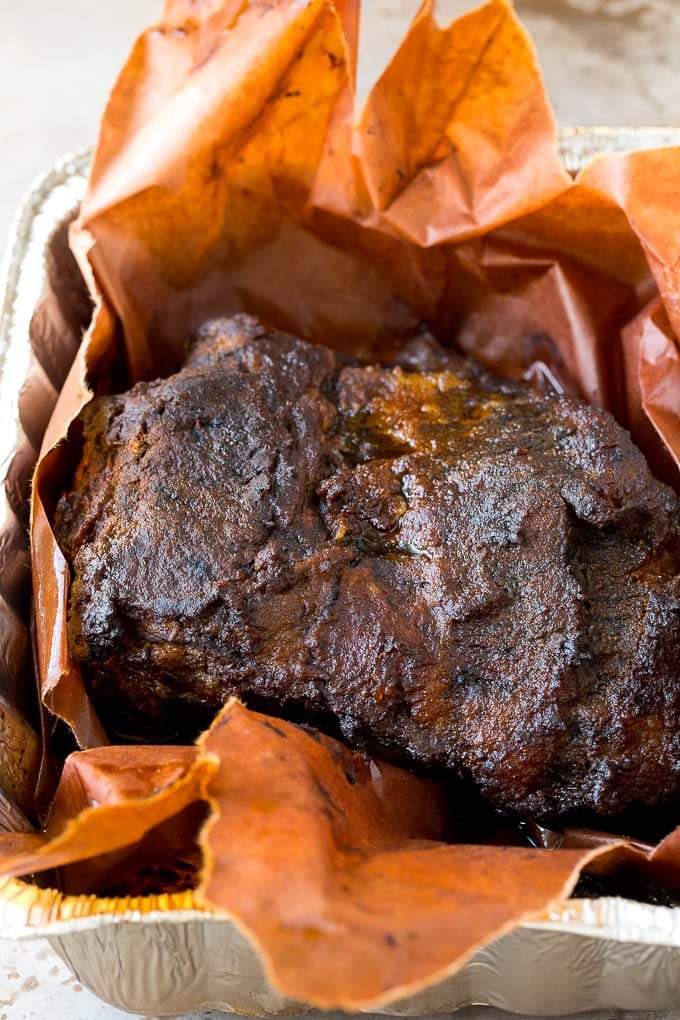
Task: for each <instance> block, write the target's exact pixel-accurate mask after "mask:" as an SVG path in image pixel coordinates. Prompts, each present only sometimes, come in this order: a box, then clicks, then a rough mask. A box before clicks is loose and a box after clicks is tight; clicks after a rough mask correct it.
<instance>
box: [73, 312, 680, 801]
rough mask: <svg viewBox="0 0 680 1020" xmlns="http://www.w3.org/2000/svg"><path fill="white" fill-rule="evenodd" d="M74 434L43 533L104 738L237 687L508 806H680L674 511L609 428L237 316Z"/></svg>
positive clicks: (485, 386) (583, 408) (432, 364)
mask: <svg viewBox="0 0 680 1020" xmlns="http://www.w3.org/2000/svg"><path fill="white" fill-rule="evenodd" d="M82 420H83V425H84V449H83V454H82V459H81V462H80V465H79V467H78V469H77V473H76V476H75V479H74V483H73V487H72V490H71V491H70V492H68V493H66V494H65V495H63V496H62V498H61V500H60V502H59V505H58V508H57V513H56V520H55V530H56V534H57V537H58V540H59V542H60V543H61V546H62V548H63V550H64V552H65V554H66V556H67V558H68V560H69V562H70V563H71V567H72V574H73V580H72V587H71V595H70V616H69V641H70V648H71V651H72V653H73V655H74V656H75V658H76V659H78V660H80V661H81V662H82V663H83V666H84V668H85V675H86V679H87V683H88V687H89V690H90V692H91V696H92V698H93V701H94V703H95V705H96V706H97V708H98V710H99V712H100V714H101V717H102V718H103V720H104V721H105V723H106V725H107V726H108V727H109V728H110V730H111V731H112V732H115V733H118V734H120V733H123V734H128V735H132V736H135V737H136V738H139V737H140V736H145V737H146V738H147V739H155V740H157V739H163V738H168V739H177V736H178V734H179V735H184V736H187V735H189V736H191V735H192V734H191V731H192V730H196V729H198V728H200V727H201V726H202V725H204V724H206V723H207V722H208V721H209V719H210V717H211V715H212V714H213V713H214V712H215V711H216V710H217V708H218V707H219V706H220V705H221V704H222V703H223V702H224V701H225V699H226V698H228V697H229V696H230V695H232V694H236V695H238V696H239V697H241V698H242V699H244V700H245V701H246V703H250V704H251V705H255V706H257V707H266V708H268V709H270V710H271V709H272V708H274V710H275V711H276V712H278V713H281V714H283V715H289V716H291V717H292V718H294V719H300V718H302V717H304V718H307V719H310V720H313V721H314V722H316V723H317V724H319V725H321V726H323V727H326V728H327V729H329V730H330V731H331V732H338V731H339V732H340V733H341V734H342V735H343V736H344V737H345V738H346V739H347V740H348V741H350V742H351V743H353V744H355V745H358V746H362V747H366V748H368V749H370V750H372V751H373V752H374V753H380V754H382V755H383V756H387V757H389V758H391V759H392V760H396V761H400V762H402V763H404V764H406V765H416V766H426V767H433V768H436V769H441V768H445V769H450V770H453V771H454V772H455V773H456V774H459V775H464V776H466V777H468V778H470V779H472V780H473V781H474V783H475V784H476V785H477V787H478V788H479V790H480V791H481V793H482V794H483V796H484V797H486V798H487V799H488V800H489V801H490V802H491V803H492V804H493V805H494V806H495V807H496V808H498V809H501V810H503V811H510V812H518V813H520V814H524V815H527V814H532V815H534V816H537V817H547V816H552V817H555V816H559V815H564V814H567V813H573V812H575V811H583V810H586V811H595V812H597V813H599V814H614V813H617V812H619V811H621V810H622V809H623V808H625V807H626V806H627V805H630V804H635V803H639V804H646V805H653V804H657V803H662V802H664V801H666V800H669V799H670V798H672V797H674V796H676V795H677V794H678V793H679V792H680V665H679V664H680V577H679V576H678V572H679V570H680V507H679V505H678V500H677V498H676V496H675V495H674V494H673V492H672V491H671V490H670V489H669V488H667V487H666V486H664V485H662V484H661V483H659V482H658V481H656V480H655V479H654V478H653V477H652V476H651V474H650V472H649V470H648V468H647V465H646V463H645V461H644V458H643V457H642V455H641V454H640V452H639V451H638V450H637V449H636V448H635V447H634V446H633V445H632V443H631V441H630V439H629V436H628V434H627V433H626V432H624V431H623V430H622V429H621V428H620V427H619V426H618V425H617V424H616V423H615V421H614V420H613V418H612V417H611V416H610V415H609V414H607V413H606V412H603V411H600V410H596V409H594V408H592V407H590V406H588V405H586V404H584V403H582V402H579V401H575V400H572V399H566V398H564V397H561V396H558V395H553V394H548V393H544V392H540V391H537V390H535V389H532V388H530V387H528V386H525V385H522V384H519V383H513V382H504V381H500V380H498V379H496V378H494V377H492V376H490V375H488V374H487V373H485V372H484V371H482V370H481V369H480V368H479V367H478V366H476V365H475V364H474V363H472V362H470V361H468V360H465V359H462V358H460V357H458V356H455V355H451V354H448V353H444V352H443V351H441V350H439V349H437V348H436V347H435V346H432V345H430V346H429V347H428V346H427V344H423V343H421V344H418V343H417V342H416V343H415V344H414V345H412V346H411V348H409V349H407V350H406V352H405V353H404V354H403V355H402V358H401V364H392V365H362V364H359V363H356V362H353V361H351V360H349V359H347V358H343V357H342V356H339V355H337V354H335V353H334V352H332V351H330V350H327V349H325V348H323V347H320V346H314V345H310V344H307V343H305V342H303V341H300V340H297V339H295V338H293V337H291V336H288V335H286V334H283V333H279V332H276V331H273V330H267V329H265V328H263V327H261V326H259V325H258V323H257V322H256V321H255V320H253V319H251V318H248V317H245V316H240V317H237V318H235V319H232V320H216V321H214V322H211V323H209V324H207V325H206V326H205V327H204V328H203V329H202V330H201V331H200V332H199V335H198V338H197V339H196V341H195V343H194V345H193V347H192V348H191V350H190V353H189V356H188V359H187V361H186V364H185V366H184V367H183V369H182V370H181V371H180V372H179V373H178V374H176V375H174V376H173V377H171V378H169V379H164V380H160V381H157V382H153V383H141V384H139V385H137V386H135V387H134V389H132V390H131V391H130V392H129V393H127V394H124V395H122V396H109V397H103V398H98V399H96V400H94V401H93V402H92V404H91V405H90V406H89V407H88V408H87V409H86V410H85V412H84V413H83V416H82Z"/></svg>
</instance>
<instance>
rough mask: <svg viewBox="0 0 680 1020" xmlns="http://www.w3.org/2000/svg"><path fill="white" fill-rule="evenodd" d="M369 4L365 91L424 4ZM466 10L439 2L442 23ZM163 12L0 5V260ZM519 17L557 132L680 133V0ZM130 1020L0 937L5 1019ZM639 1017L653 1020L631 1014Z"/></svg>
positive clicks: (533, 10)
mask: <svg viewBox="0 0 680 1020" xmlns="http://www.w3.org/2000/svg"><path fill="white" fill-rule="evenodd" d="M364 4H365V11H366V14H367V20H366V30H365V34H364V40H365V46H364V51H363V52H364V55H365V59H364V60H363V61H362V64H361V66H360V81H359V88H360V93H365V91H366V88H367V86H368V83H369V81H370V79H371V78H372V77H375V75H376V73H377V71H378V70H379V68H380V67H381V66H382V65H384V63H385V61H386V59H387V57H388V55H389V53H390V52H391V50H392V49H393V48H394V46H395V44H396V42H397V41H398V39H399V37H400V35H401V34H402V32H403V29H404V26H405V25H406V23H407V21H408V18H409V17H410V16H411V14H412V13H413V12H414V11H415V10H416V8H417V6H418V2H417V0H392V2H390V0H364ZM471 6H473V4H472V3H470V2H466V0H445V2H442V3H441V4H440V9H441V11H442V18H444V17H446V16H448V15H451V14H453V13H457V12H460V11H462V10H466V9H468V8H470V7H471ZM159 9H160V3H159V2H157V0H58V2H54V0H32V2H24V3H21V2H20V0H0V25H1V27H2V31H0V152H1V153H2V159H0V250H1V249H2V247H3V242H2V239H3V238H4V237H5V236H6V235H7V232H8V230H9V225H10V222H11V217H12V214H13V211H14V209H15V208H16V206H17V204H18V202H19V200H20V198H21V195H22V193H23V192H24V190H25V189H26V188H27V187H28V185H29V184H30V183H31V181H32V180H33V179H34V178H35V177H36V176H37V175H38V174H39V173H41V172H42V171H43V170H45V169H46V168H47V167H49V166H50V164H51V163H52V162H53V161H54V160H55V159H56V158H57V157H59V156H60V155H62V154H63V153H66V152H70V151H73V150H74V149H77V148H79V147H81V146H83V145H91V144H92V143H93V141H94V139H95V137H96V130H97V122H98V118H99V114H100V111H101V110H102V108H103V105H104V102H105V100H106V95H107V91H108V88H109V87H110V85H111V83H112V82H113V80H114V77H115V74H116V71H117V69H118V68H119V67H120V65H121V64H122V62H123V60H124V58H125V55H126V54H127V52H128V50H129V48H130V45H131V43H132V42H133V40H134V37H135V35H136V33H137V31H138V30H139V29H140V28H141V27H143V26H144V25H145V24H146V23H148V22H149V21H151V20H153V18H154V17H155V16H156V13H157V11H158V10H159ZM517 10H518V12H519V14H520V16H521V17H522V18H523V20H524V21H525V22H526V24H527V25H528V27H529V28H530V29H531V31H532V33H533V35H534V38H535V40H536V43H537V47H538V50H539V55H540V56H541V59H542V62H543V66H544V71H545V74H546V79H547V82H548V86H549V90H550V93H551V96H552V99H553V103H554V105H555V108H556V112H557V116H558V120H559V121H560V123H562V124H612V125H624V124H627V125H637V124H652V125H654V124H656V125H675V126H678V125H680V52H679V47H678V43H680V0H517ZM129 1015H130V1014H127V1013H122V1012H120V1011H119V1010H117V1009H114V1008H113V1007H111V1006H108V1005H105V1004H103V1003H101V1002H100V1001H99V1000H98V999H96V998H95V997H94V996H93V995H91V993H90V992H88V991H87V989H85V988H83V986H82V985H81V984H80V983H79V982H78V981H77V980H76V979H75V978H74V976H73V975H72V974H71V973H70V971H69V970H68V969H67V968H66V966H65V965H64V964H63V963H62V962H61V960H60V959H59V958H58V957H57V956H56V954H55V953H54V952H53V951H52V949H51V948H50V946H49V945H48V944H47V942H45V941H44V940H38V941H35V942H22V943H12V942H2V941H1V940H0V1020H22V1018H29V1017H36V1018H44V1017H49V1018H50V1020H114V1018H122V1017H126V1016H129ZM217 1015H218V1014H203V1016H204V1017H208V1016H213V1017H216V1016H217ZM504 1015H506V1016H507V1015H508V1014H501V1013H500V1012H499V1011H497V1010H485V1011H483V1013H480V1012H479V1011H478V1010H476V1009H471V1010H466V1011H463V1012H461V1013H459V1014H457V1016H458V1017H461V1018H464V1017H477V1018H479V1017H481V1016H484V1017H485V1018H498V1017H500V1016H504ZM596 1015H597V1016H598V1017H602V1018H605V1017H610V1016H613V1015H614V1014H609V1013H599V1014H596ZM618 1015H619V1016H620V1015H621V1014H618ZM645 1015H646V1016H651V1015H652V1014H637V1016H638V1017H640V1016H645ZM654 1015H655V1016H657V1017H659V1018H660V1020H661V1018H668V1017H670V1016H671V1015H674V1016H677V1015H679V1014H669V1013H665V1014H654Z"/></svg>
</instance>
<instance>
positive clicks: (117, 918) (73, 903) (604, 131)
mask: <svg viewBox="0 0 680 1020" xmlns="http://www.w3.org/2000/svg"><path fill="white" fill-rule="evenodd" d="M667 146H680V128H674V127H670V126H669V127H662V126H660V127H643V128H640V127H608V126H604V125H603V126H595V127H578V126H573V127H564V128H561V129H560V131H559V150H560V155H561V157H562V159H563V161H564V163H565V166H566V168H567V169H568V170H569V171H570V172H572V173H576V172H578V171H579V170H580V169H582V167H583V166H584V165H585V163H586V162H588V160H589V159H591V158H593V157H597V156H601V155H604V154H605V153H611V152H625V151H631V150H635V149H642V148H658V147H667ZM90 161H91V150H89V149H87V148H83V149H79V150H77V151H76V152H74V153H71V154H67V155H65V156H63V157H62V158H61V159H59V160H57V161H56V162H55V163H54V164H53V166H52V167H50V168H49V169H48V170H47V171H46V172H44V173H43V174H41V175H40V176H39V177H38V178H37V179H36V180H35V181H34V182H33V184H32V185H31V186H30V187H29V189H28V190H27V192H26V193H25V195H24V198H23V200H22V202H21V203H20V205H19V207H18V209H17V211H16V213H15V216H14V218H13V221H12V225H11V228H10V233H9V237H8V241H7V246H6V249H5V252H4V255H3V258H2V261H1V262H0V396H1V395H2V389H3V387H2V384H3V382H4V381H5V378H6V376H7V372H8V367H11V365H10V361H11V357H10V355H11V354H12V352H14V353H16V352H17V351H18V350H19V345H21V346H22V348H24V349H25V347H26V346H27V345H26V338H27V336H28V325H29V321H30V315H31V313H32V310H33V307H34V305H35V303H36V302H37V299H38V298H39V296H40V291H41V288H42V283H43V280H42V277H41V278H40V280H37V279H35V278H34V279H27V277H28V276H29V275H35V273H36V266H39V267H40V269H41V270H44V259H43V258H41V259H39V260H38V261H37V262H36V259H35V258H33V259H32V264H31V266H30V267H29V268H30V273H29V268H27V265H26V258H27V255H28V254H29V253H30V252H31V250H32V249H33V255H35V250H34V249H35V248H36V247H39V246H40V244H42V249H41V250H40V255H41V256H42V255H43V252H44V247H45V244H46V242H47V239H48V237H49V233H51V230H52V229H54V227H56V226H57V224H58V222H59V220H60V217H63V216H65V215H66V214H67V213H68V212H69V211H72V210H73V208H74V203H75V202H76V200H79V199H80V198H81V197H82V195H83V193H84V187H85V181H86V175H87V172H88V169H89V165H90ZM58 192H61V195H60V196H59V198H58V199H57V200H56V201H52V199H53V198H54V196H55V195H56V194H57V193H58ZM36 225H37V226H36ZM22 287H23V289H24V290H25V291H26V292H27V293H28V294H29V296H30V300H29V302H28V304H27V302H26V300H23V301H22V302H20V303H19V302H18V297H19V296H20V292H21V291H22ZM22 296H23V295H22ZM22 353H23V355H24V357H23V360H21V359H19V362H20V363H21V365H22V367H23V366H24V365H25V364H26V358H27V357H28V355H26V352H25V350H24V351H23V352H22ZM15 360H16V359H15ZM17 363H18V362H17ZM14 368H15V370H16V364H15V365H14ZM24 375H25V371H24ZM22 379H23V376H22V377H21V378H19V379H17V378H13V379H11V380H10V382H11V384H12V385H13V387H14V390H13V392H17V391H18V388H19V386H18V385H17V382H18V383H19V384H20V383H21V381H22ZM10 392H12V391H10ZM11 411H12V412H13V414H14V431H13V432H12V433H11V434H10V437H9V439H10V441H11V442H12V443H15V442H16V439H17V438H18V436H19V435H20V428H19V424H18V412H17V411H16V406H15V403H14V405H13V406H12V408H11ZM4 431H5V433H6V432H7V430H4ZM11 452H12V448H9V449H0V464H2V463H4V462H5V461H6V458H7V457H8V456H9V455H10V454H11ZM41 898H44V900H45V902H44V904H42V905H40V903H39V900H40V899H41ZM30 899H32V900H33V903H30V904H29V903H28V902H27V900H30ZM104 902H105V901H102V900H97V898H96V897H65V896H62V895H61V894H60V893H56V892H55V891H54V890H43V889H40V888H38V887H36V886H34V885H31V884H29V883H27V882H23V881H21V880H19V879H6V880H4V881H2V883H0V938H12V939H24V940H27V939H33V938H42V937H60V936H61V935H68V934H71V933H75V932H78V933H80V932H84V931H87V930H95V929H97V928H100V927H109V926H112V925H119V924H125V925H130V924H152V923H159V922H162V923H171V924H178V925H179V924H187V923H190V922H195V921H199V922H203V923H219V922H221V923H224V922H227V923H228V922H229V921H230V918H229V916H228V915H227V914H220V913H211V912H208V911H206V910H204V909H202V908H200V907H198V906H195V907H183V908H182V909H178V908H174V909H172V908H169V907H168V908H162V907H160V908H157V909H138V908H136V907H135V908H128V907H124V908H122V909H120V908H119V909H118V910H115V911H114V910H113V909H109V910H108V912H106V913H102V912H101V911H102V909H103V904H104ZM108 902H109V903H111V901H108ZM64 913H68V915H69V916H68V917H65V916H64ZM31 915H33V916H31ZM519 927H520V928H521V929H524V930H526V931H530V930H533V931H537V932H538V931H543V932H549V931H552V932H556V933H561V934H570V935H580V936H583V937H587V938H590V939H597V940H608V941H614V942H629V943H638V944H641V945H649V946H651V945H656V946H667V947H669V948H671V947H680V908H670V907H664V906H656V905H652V904H644V903H638V902H636V901H633V900H626V899H623V898H620V897H600V898H598V899H582V900H581V899H579V900H568V901H564V902H561V903H557V904H554V905H553V906H552V908H551V909H550V910H548V911H547V912H546V913H545V915H544V916H542V917H540V918H537V919H533V920H528V921H525V922H523V923H522V924H521V925H520V926H519Z"/></svg>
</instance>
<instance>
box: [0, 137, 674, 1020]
mask: <svg viewBox="0 0 680 1020" xmlns="http://www.w3.org/2000/svg"><path fill="white" fill-rule="evenodd" d="M667 145H680V129H652V128H643V129H635V128H567V129H564V130H563V131H562V132H561V138H560V147H561V152H562V157H563V159H564V161H565V164H566V166H567V168H568V169H569V170H570V171H574V172H575V171H577V170H578V169H579V168H580V167H581V166H582V165H583V164H584V162H585V161H587V160H588V159H589V158H591V157H592V156H594V155H598V154H600V153H602V152H606V151H610V152H611V151H623V150H627V149H637V148H650V147H658V146H667ZM88 165H89V155H88V153H87V152H85V151H83V152H79V153H76V154H75V155H73V156H68V157H66V158H64V159H63V160H61V161H60V162H59V163H57V164H56V165H55V166H54V167H53V168H52V169H51V170H50V171H49V172H48V173H47V174H45V175H44V176H43V177H42V178H41V179H40V180H39V181H38V182H37V183H36V184H35V185H34V186H33V188H32V189H31V190H30V191H29V193H28V195H27V196H26V199H25V200H24V203H23V205H22V206H21V208H20V210H19V211H18V213H17V216H16V217H15V220H14V224H13V229H12V235H11V237H10V242H9V247H8V249H7V252H6V255H5V258H4V261H3V264H2V269H1V270H0V309H1V313H0V314H1V318H0V425H1V427H0V462H2V463H3V464H5V465H6V464H7V463H8V461H9V458H10V457H11V456H12V454H13V451H14V450H15V449H16V448H17V446H18V444H20V443H21V442H22V434H21V427H20V424H19V400H18V394H19V391H20V389H21V386H22V383H23V380H24V379H25V378H26V373H27V371H28V369H29V366H30V361H31V354H30V347H29V344H28V342H27V338H28V335H29V324H30V319H31V315H32V313H33V310H34V308H35V306H36V303H37V301H38V299H39V298H40V295H41V293H42V291H43V288H44V284H45V252H46V246H47V244H48V240H49V238H50V236H51V235H52V234H53V232H54V230H55V229H56V228H57V227H58V226H59V225H60V224H62V223H63V222H64V221H66V220H68V219H69V218H70V217H71V216H72V215H73V213H74V211H75V210H76V209H77V207H78V204H79V202H80V201H81V199H82V196H83V194H84V190H85V184H86V175H87V169H88ZM6 515H7V514H6V513H5V516H6ZM0 937H3V938H12V939H32V938H37V937H46V938H48V939H49V941H50V943H51V944H52V946H53V947H54V949H55V950H56V951H57V953H59V955H60V956H61V957H62V959H63V960H64V961H65V962H66V963H67V964H68V966H69V967H70V968H71V969H72V971H73V973H74V974H75V975H76V977H77V978H78V980H79V981H81V982H82V984H84V985H85V986H87V987H88V988H89V989H91V991H93V992H94V993H95V994H96V995H98V996H99V997H100V998H102V999H104V1000H106V1001H107V1002H109V1003H111V1004H112V1005H114V1006H117V1007H119V1008H121V1009H125V1010H129V1011H131V1012H136V1013H145V1014H149V1013H153V1014H155V1015H157V1016H163V1015H168V1016H169V1015H177V1014H181V1013H187V1012H191V1011H197V1010H205V1009H222V1010H225V1011H228V1012H237V1013H243V1014H247V1015H251V1016H253V1015H291V1014H301V1013H303V1012H306V1011H307V1010H306V1007H304V1006H303V1005H302V1004H301V1003H296V1002H292V1001H290V1000H287V999H284V998H282V997H281V996H280V995H279V994H278V993H277V992H276V991H275V990H274V989H272V988H271V986H270V985H269V984H268V982H267V979H266V976H265V974H264V971H263V968H262V965H261V963H260V961H259V958H258V956H257V953H256V952H255V950H254V949H253V947H252V946H251V945H250V943H249V942H248V941H247V940H246V939H245V938H244V937H243V935H242V934H241V933H240V932H239V930H238V929H237V927H236V926H235V925H234V924H233V923H232V921H231V920H230V919H229V918H228V917H226V916H222V915H217V914H208V913H206V912H204V911H202V910H200V909H199V908H198V907H197V905H196V904H195V903H194V902H193V899H192V896H191V894H182V895H178V896H151V897H146V898H143V899H142V898H137V899H116V900H105V899H98V898H97V897H87V896H80V897H65V896H62V895H61V894H60V893H58V892H56V891H54V890H45V889H39V888H37V887H35V886H32V885H29V884H27V883H25V882H20V881H17V880H14V879H9V880H5V881H3V882H0ZM469 1005H486V1006H490V1007H496V1008H501V1009H506V1010H510V1011H514V1012H518V1013H522V1014H525V1015H531V1016H556V1015H563V1014H567V1013H575V1012H579V1011H584V1010H598V1009H623V1010H645V1011H649V1010H680V908H679V909H670V908H667V907H658V906H650V905H646V904H641V903H636V902H633V901H629V900H624V899H618V898H610V897H603V898H600V899H592V900H588V899H585V900H569V901H567V902H565V903H563V904H560V905H558V906H557V907H555V908H554V909H553V910H552V911H551V912H550V913H549V914H546V915H545V916H544V917H542V918H541V919H540V920H535V921H533V922H531V923H525V924H523V925H521V926H520V927H519V928H518V929H517V930H516V931H514V932H512V933H511V934H509V935H505V936H503V937H502V938H500V939H498V940H497V941H495V942H493V943H491V944H490V945H488V946H486V947H484V948H482V949H480V950H478V952H477V953H476V954H475V956H474V957H473V958H472V959H471V960H470V961H469V962H468V963H467V964H466V966H465V967H464V968H463V969H462V970H460V971H458V973H456V974H454V975H452V976H451V977H448V978H446V979H444V980H442V981H440V982H439V983H438V984H436V985H433V986H432V987H431V988H428V989H427V990H425V991H423V992H420V993H418V994H417V995H415V996H412V997H409V998H407V999H402V1000H401V1001H399V1002H397V1003H393V1004H391V1005H390V1006H389V1007H386V1008H385V1009H383V1010H382V1012H384V1013H386V1014H390V1015H395V1016H421V1015H426V1014H432V1013H449V1012H452V1011H454V1010H456V1009H459V1008H461V1007H463V1006H469Z"/></svg>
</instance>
